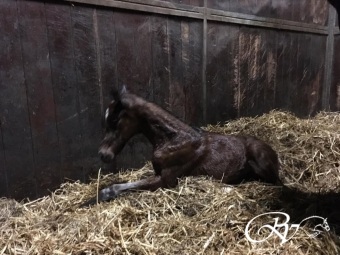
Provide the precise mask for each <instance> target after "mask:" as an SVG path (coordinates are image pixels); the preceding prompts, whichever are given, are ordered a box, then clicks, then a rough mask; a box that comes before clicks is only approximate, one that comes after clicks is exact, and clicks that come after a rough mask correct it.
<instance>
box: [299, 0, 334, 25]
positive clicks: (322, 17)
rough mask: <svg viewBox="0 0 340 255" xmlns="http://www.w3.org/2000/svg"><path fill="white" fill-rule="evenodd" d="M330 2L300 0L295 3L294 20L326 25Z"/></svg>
mask: <svg viewBox="0 0 340 255" xmlns="http://www.w3.org/2000/svg"><path fill="white" fill-rule="evenodd" d="M327 18H328V2H327V1H324V0H313V1H310V0H300V1H294V3H293V20H295V21H302V22H305V23H311V24H318V25H326V24H327Z"/></svg>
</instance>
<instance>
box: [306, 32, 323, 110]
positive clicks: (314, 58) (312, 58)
mask: <svg viewBox="0 0 340 255" xmlns="http://www.w3.org/2000/svg"><path fill="white" fill-rule="evenodd" d="M326 40H327V38H326V36H323V35H311V42H310V44H309V48H307V49H306V50H307V52H306V54H308V56H309V70H310V71H309V72H310V78H309V81H308V80H306V86H308V87H309V95H308V98H307V99H308V102H307V109H308V112H307V114H308V115H315V114H316V113H317V112H318V111H320V110H322V89H323V86H325V85H324V84H323V82H324V79H323V77H324V72H325V53H326ZM310 52H313V54H310Z"/></svg>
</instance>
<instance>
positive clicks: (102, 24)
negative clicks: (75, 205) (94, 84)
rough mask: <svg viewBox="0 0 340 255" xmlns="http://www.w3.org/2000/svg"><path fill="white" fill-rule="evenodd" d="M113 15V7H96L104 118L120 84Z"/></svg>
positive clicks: (104, 170)
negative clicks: (112, 93) (114, 90)
mask: <svg viewBox="0 0 340 255" xmlns="http://www.w3.org/2000/svg"><path fill="white" fill-rule="evenodd" d="M113 16H114V12H113V10H111V9H96V19H97V28H96V30H95V33H96V45H97V46H96V47H97V62H98V83H99V87H100V93H101V95H100V104H101V116H102V118H104V114H105V108H106V107H107V105H108V104H109V102H110V101H111V100H112V98H111V93H110V92H111V90H112V89H113V88H117V86H118V82H117V81H118V77H117V62H116V61H117V60H116V59H117V57H116V34H115V23H114V17H113ZM103 128H104V127H102V129H103ZM103 130H104V129H103ZM103 135H104V134H103ZM98 145H99V141H97V142H96V143H95V145H94V147H95V148H98ZM116 167H117V166H116V161H114V162H113V163H111V164H110V165H107V166H105V167H102V173H108V172H110V171H111V172H112V171H115V169H116ZM96 173H97V171H94V172H93V174H96Z"/></svg>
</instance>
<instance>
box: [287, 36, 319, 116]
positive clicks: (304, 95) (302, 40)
mask: <svg viewBox="0 0 340 255" xmlns="http://www.w3.org/2000/svg"><path fill="white" fill-rule="evenodd" d="M311 40H312V36H311V35H309V34H305V35H304V34H302V35H300V36H299V45H301V47H299V53H300V59H299V61H298V70H299V73H298V77H297V97H296V98H295V100H294V104H293V105H294V106H293V107H294V109H295V111H297V113H298V114H299V115H300V116H308V115H310V114H311V113H312V112H313V110H312V109H309V101H311V100H313V97H314V96H313V91H311V83H312V80H313V79H312V77H311V66H310V56H311V54H310V49H311V48H310V45H311ZM319 57H320V56H319ZM302 106H303V107H302Z"/></svg>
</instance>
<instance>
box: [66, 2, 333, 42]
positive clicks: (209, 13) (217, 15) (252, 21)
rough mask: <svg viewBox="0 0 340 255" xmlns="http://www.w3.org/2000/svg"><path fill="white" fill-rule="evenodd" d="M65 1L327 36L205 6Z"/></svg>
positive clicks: (316, 29) (314, 28)
mask: <svg viewBox="0 0 340 255" xmlns="http://www.w3.org/2000/svg"><path fill="white" fill-rule="evenodd" d="M64 1H65V2H72V3H82V4H90V5H97V6H106V7H111V8H119V9H127V10H133V11H142V12H150V13H156V14H164V15H171V16H179V17H188V18H194V19H201V20H204V19H206V20H207V21H219V22H227V23H233V24H240V25H247V26H256V27H268V28H272V29H282V30H288V31H299V32H305V33H314V34H322V35H326V34H328V28H327V26H320V25H313V24H307V23H303V22H295V21H289V20H281V19H273V18H265V17H258V16H255V15H249V14H241V13H234V12H227V11H220V10H214V9H210V8H206V7H195V6H189V5H183V4H173V3H167V2H163V1H159V0H148V1H142V0H64Z"/></svg>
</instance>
